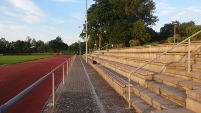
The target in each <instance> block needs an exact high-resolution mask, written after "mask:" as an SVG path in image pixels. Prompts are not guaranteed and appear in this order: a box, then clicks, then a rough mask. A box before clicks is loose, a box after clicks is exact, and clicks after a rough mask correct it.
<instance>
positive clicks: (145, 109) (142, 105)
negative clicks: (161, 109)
mask: <svg viewBox="0 0 201 113" xmlns="http://www.w3.org/2000/svg"><path fill="white" fill-rule="evenodd" d="M128 95H129V94H128V93H124V96H123V98H124V99H126V100H127V101H129V100H128V98H129V97H128ZM131 105H132V107H133V108H134V109H135V110H136V112H137V113H151V112H153V111H156V109H154V108H153V107H152V106H151V105H149V104H148V103H147V102H145V101H144V100H143V99H141V98H140V97H139V96H136V95H135V94H133V93H131Z"/></svg>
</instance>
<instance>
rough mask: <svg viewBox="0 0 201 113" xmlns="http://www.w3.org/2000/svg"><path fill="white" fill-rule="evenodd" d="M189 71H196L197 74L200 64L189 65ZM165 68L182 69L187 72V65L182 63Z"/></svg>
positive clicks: (199, 70) (200, 70)
mask: <svg viewBox="0 0 201 113" xmlns="http://www.w3.org/2000/svg"><path fill="white" fill-rule="evenodd" d="M190 66H191V70H192V71H197V72H201V64H194V63H191V65H190ZM167 68H170V69H172V68H176V69H183V70H188V63H187V62H186V63H185V62H183V63H173V64H170V65H169V66H168V67H167Z"/></svg>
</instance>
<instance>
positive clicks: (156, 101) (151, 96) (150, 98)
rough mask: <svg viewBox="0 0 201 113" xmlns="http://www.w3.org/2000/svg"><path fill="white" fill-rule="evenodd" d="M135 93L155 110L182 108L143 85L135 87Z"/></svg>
mask: <svg viewBox="0 0 201 113" xmlns="http://www.w3.org/2000/svg"><path fill="white" fill-rule="evenodd" d="M133 91H134V93H135V94H136V95H137V96H139V97H140V98H142V99H143V100H144V101H146V102H147V103H149V104H150V105H152V106H153V107H154V108H155V109H170V108H181V107H182V106H180V105H178V104H176V103H174V102H172V101H170V100H168V99H166V98H165V97H162V96H161V95H159V94H156V93H154V92H153V91H151V90H149V89H147V88H145V87H143V86H141V85H134V87H133Z"/></svg>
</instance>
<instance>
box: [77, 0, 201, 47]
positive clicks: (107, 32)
mask: <svg viewBox="0 0 201 113" xmlns="http://www.w3.org/2000/svg"><path fill="white" fill-rule="evenodd" d="M94 1H95V3H94V4H92V5H91V6H90V8H89V9H88V11H87V13H88V27H87V29H88V31H87V33H88V35H90V38H89V41H88V45H89V48H97V47H98V48H102V47H104V46H105V45H107V47H108V46H109V47H131V46H138V45H145V44H150V43H154V44H155V43H164V42H166V43H167V42H168V43H172V42H173V35H174V25H173V24H172V22H170V23H167V24H164V26H163V27H162V28H161V29H160V32H156V31H155V30H153V29H152V26H153V25H155V23H156V22H157V21H159V19H158V17H157V16H155V15H154V10H155V3H154V2H153V1H152V0H94ZM83 27H84V29H86V28H85V24H83ZM198 30H201V26H200V25H195V22H194V21H189V22H184V23H180V22H179V21H177V25H176V42H179V41H182V40H183V39H185V38H187V37H188V36H190V35H192V34H193V33H195V32H197V31H198ZM80 37H82V38H85V33H84V32H82V33H81V34H80ZM200 39H201V35H198V36H196V37H194V38H193V39H192V40H200Z"/></svg>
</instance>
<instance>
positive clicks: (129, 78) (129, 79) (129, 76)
mask: <svg viewBox="0 0 201 113" xmlns="http://www.w3.org/2000/svg"><path fill="white" fill-rule="evenodd" d="M199 33H201V30H200V31H198V32H196V33H195V34H193V35H191V36H190V37H188V38H186V39H185V40H183V41H181V42H180V43H177V44H176V45H174V46H173V47H172V48H170V49H168V50H166V51H164V52H163V53H161V54H159V55H158V56H157V57H155V58H153V59H151V60H149V61H148V62H146V63H144V64H142V65H141V66H140V67H138V68H136V69H134V70H133V71H131V72H130V73H129V75H128V82H129V89H128V91H129V97H128V98H129V102H128V103H129V106H128V107H129V108H130V107H131V94H130V93H131V83H130V81H131V74H132V73H134V72H136V71H137V70H139V69H141V68H143V67H144V66H146V65H147V64H149V63H151V62H153V61H154V60H156V59H157V58H159V57H161V56H162V55H164V54H166V53H167V52H169V51H171V50H173V49H174V48H176V47H177V46H179V45H181V44H182V43H184V42H185V41H187V40H188V46H189V47H188V72H190V39H191V38H192V37H194V36H196V35H197V34H199Z"/></svg>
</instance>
